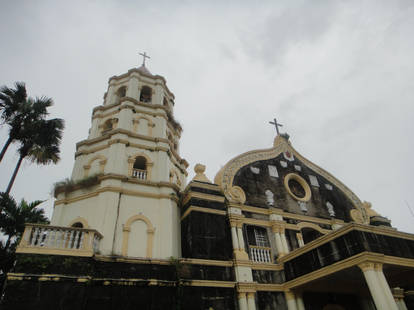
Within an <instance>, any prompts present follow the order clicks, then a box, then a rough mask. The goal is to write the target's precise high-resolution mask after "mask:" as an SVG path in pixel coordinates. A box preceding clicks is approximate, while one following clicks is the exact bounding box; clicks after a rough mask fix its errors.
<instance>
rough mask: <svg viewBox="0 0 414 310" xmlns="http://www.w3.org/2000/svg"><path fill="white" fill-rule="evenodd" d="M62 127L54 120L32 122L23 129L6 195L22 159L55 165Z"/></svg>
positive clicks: (57, 120)
mask: <svg viewBox="0 0 414 310" xmlns="http://www.w3.org/2000/svg"><path fill="white" fill-rule="evenodd" d="M64 127H65V126H64V121H63V120H62V119H60V118H55V119H51V120H39V121H36V122H32V123H31V124H30V125H28V126H27V127H26V128H25V129H24V131H23V134H22V137H21V138H20V143H21V146H20V147H19V150H18V152H19V160H18V162H17V164H16V168H15V169H14V172H13V175H12V178H11V180H10V182H9V185H8V186H7V189H6V194H9V193H10V190H11V187H12V186H13V183H14V180H15V179H16V175H17V172H18V171H19V169H20V165H21V163H22V161H23V159H25V158H28V159H29V160H30V161H31V162H34V163H37V164H42V165H47V164H50V163H57V162H58V161H59V160H60V156H59V153H60V149H59V145H60V142H61V140H62V134H63V128H64Z"/></svg>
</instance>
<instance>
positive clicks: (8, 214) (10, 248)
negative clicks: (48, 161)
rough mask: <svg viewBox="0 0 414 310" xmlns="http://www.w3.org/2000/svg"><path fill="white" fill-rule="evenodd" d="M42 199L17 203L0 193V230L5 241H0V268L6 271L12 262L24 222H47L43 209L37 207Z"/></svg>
mask: <svg viewBox="0 0 414 310" xmlns="http://www.w3.org/2000/svg"><path fill="white" fill-rule="evenodd" d="M42 202H43V201H41V200H36V201H33V202H31V203H28V202H27V201H26V200H24V199H22V200H21V201H20V203H19V204H17V203H16V201H15V200H14V199H13V197H11V196H9V195H8V194H6V193H0V232H1V233H3V234H4V235H5V236H6V242H4V243H3V242H1V243H0V270H1V271H2V272H3V273H5V272H7V271H8V270H9V269H10V268H11V267H12V266H13V263H14V259H15V249H16V246H17V244H18V242H19V240H20V238H21V236H22V234H23V232H24V228H25V223H42V224H48V223H49V220H48V219H47V217H46V216H45V212H44V210H43V209H39V208H37V207H38V205H39V204H41V203H42Z"/></svg>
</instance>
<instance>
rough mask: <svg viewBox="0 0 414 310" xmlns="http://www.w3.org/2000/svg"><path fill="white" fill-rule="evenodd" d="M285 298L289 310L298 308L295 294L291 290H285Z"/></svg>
mask: <svg viewBox="0 0 414 310" xmlns="http://www.w3.org/2000/svg"><path fill="white" fill-rule="evenodd" d="M285 298H286V304H287V307H288V310H298V308H297V307H296V300H295V294H293V292H291V291H285Z"/></svg>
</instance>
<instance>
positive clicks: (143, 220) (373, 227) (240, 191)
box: [2, 54, 414, 310]
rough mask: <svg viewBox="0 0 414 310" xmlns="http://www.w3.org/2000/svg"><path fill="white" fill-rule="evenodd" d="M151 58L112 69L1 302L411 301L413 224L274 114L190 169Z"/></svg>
mask: <svg viewBox="0 0 414 310" xmlns="http://www.w3.org/2000/svg"><path fill="white" fill-rule="evenodd" d="M145 57H147V56H146V55H145V54H144V63H143V64H142V66H140V67H139V68H133V69H131V70H129V71H128V72H127V73H125V74H122V75H118V76H113V77H111V78H110V79H109V84H108V90H107V92H106V93H105V95H104V99H103V103H102V105H99V106H97V107H95V108H94V109H93V111H92V119H91V128H90V131H89V135H88V137H87V139H85V140H82V141H80V142H78V143H77V144H76V153H75V164H74V167H73V172H72V176H71V178H70V180H68V181H65V182H61V183H59V184H57V185H56V188H55V192H54V194H55V198H56V200H55V205H54V210H53V216H52V219H51V223H50V225H40V224H30V223H27V224H26V228H25V232H24V234H23V237H22V239H21V241H20V243H19V246H18V248H17V261H16V265H15V267H14V268H13V269H12V270H11V272H10V273H9V274H8V275H7V283H6V285H5V289H4V292H3V294H2V295H3V296H2V309H42V310H47V309H100V310H105V309H108V310H109V309H117V310H118V309H119V310H121V309H122V310H130V309H148V310H158V309H182V310H187V309H188V310H190V309H191V310H194V309H200V310H225V309H226V310H227V309H230V310H236V309H238V310H305V309H306V310H348V309H352V310H375V309H376V310H407V309H408V310H414V235H413V234H409V233H405V232H401V231H398V230H397V229H395V228H393V227H392V226H391V223H390V221H389V220H388V219H387V218H385V217H384V216H381V215H380V214H378V213H377V212H375V211H374V210H373V209H372V207H371V204H370V203H369V202H363V201H361V200H360V199H359V198H358V197H357V196H356V195H355V194H354V193H353V192H352V191H351V190H350V189H349V188H348V187H347V186H346V185H344V184H343V183H342V182H341V181H339V180H338V179H337V178H336V177H334V176H333V175H331V174H330V173H329V172H327V171H325V170H324V169H322V168H321V167H319V166H317V165H316V164H314V163H313V162H311V161H310V160H308V159H307V158H305V157H304V156H302V155H301V154H300V153H298V152H297V151H296V150H295V149H294V147H293V145H292V143H291V142H290V140H289V136H288V135H287V134H284V133H279V126H280V125H279V124H278V123H277V121H276V120H274V122H272V124H274V125H275V127H276V130H277V135H276V137H275V139H274V141H273V143H272V141H269V146H268V148H266V149H261V150H252V151H249V152H246V153H244V154H241V155H239V156H237V157H235V158H233V159H230V160H229V161H228V162H227V163H226V164H225V165H224V166H223V167H222V168H221V169H220V171H218V172H217V174H216V176H215V178H214V180H209V179H208V178H207V177H206V175H205V169H206V167H205V166H203V165H201V164H196V165H195V167H194V170H195V177H194V178H193V179H192V180H190V181H189V182H187V180H186V178H187V174H188V172H187V169H188V167H189V164H188V163H187V161H186V160H185V159H184V158H182V157H181V154H180V137H181V133H182V127H181V125H180V124H179V123H178V122H177V121H176V120H175V118H174V106H175V97H174V94H173V93H172V92H171V91H170V89H169V88H168V87H167V83H166V80H165V78H164V77H162V76H160V75H154V74H152V73H151V72H150V71H149V70H148V69H147V67H146V66H145ZM177 104H178V103H177ZM212 149H213V148H212ZM361 173H363V172H361ZM391 208H392V206H390V210H391Z"/></svg>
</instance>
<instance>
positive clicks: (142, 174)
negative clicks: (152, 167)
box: [132, 169, 147, 180]
mask: <svg viewBox="0 0 414 310" xmlns="http://www.w3.org/2000/svg"><path fill="white" fill-rule="evenodd" d="M132 176H133V177H134V178H137V179H141V180H146V179H147V170H141V169H134V170H132Z"/></svg>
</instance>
